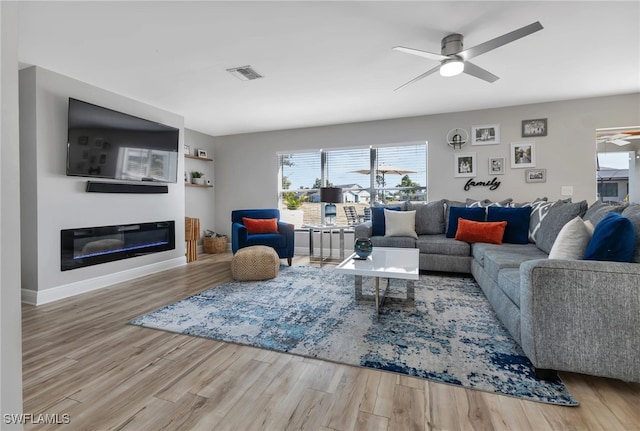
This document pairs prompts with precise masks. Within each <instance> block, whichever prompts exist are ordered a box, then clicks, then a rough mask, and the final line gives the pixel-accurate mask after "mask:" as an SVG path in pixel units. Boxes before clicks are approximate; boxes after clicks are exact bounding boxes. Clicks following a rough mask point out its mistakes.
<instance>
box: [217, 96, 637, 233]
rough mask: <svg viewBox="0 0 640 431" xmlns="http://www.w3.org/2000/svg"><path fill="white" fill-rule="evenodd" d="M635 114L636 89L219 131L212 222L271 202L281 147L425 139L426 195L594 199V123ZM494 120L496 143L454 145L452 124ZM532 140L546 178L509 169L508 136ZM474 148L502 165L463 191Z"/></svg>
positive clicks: (629, 119)
mask: <svg viewBox="0 0 640 431" xmlns="http://www.w3.org/2000/svg"><path fill="white" fill-rule="evenodd" d="M534 118H547V119H548V135H547V136H545V137H536V138H522V137H521V121H522V120H525V119H534ZM639 118H640V94H631V95H621V96H610V97H600V98H590V99H579V100H568V101H561V102H551V103H540V104H532V105H522V106H510V107H505V108H497V109H485V110H479V111H467V112H456V113H447V114H438V115H428V116H422V117H411V118H400V119H391V120H383V121H372V122H364V123H352V124H343V125H335V126H327V127H314V128H306V129H295V130H282V131H274V132H265V133H252V134H244V135H233V136H223V137H218V138H216V146H215V147H216V157H217V159H218V160H220V161H224V163H218V164H216V172H215V182H216V204H215V218H216V221H217V225H216V229H218V230H220V231H222V232H224V233H229V231H230V221H229V220H230V213H231V211H232V210H233V209H236V208H247V207H258V208H260V207H273V206H275V205H276V203H277V181H276V178H277V170H278V166H277V158H276V152H278V151H295V150H302V149H321V148H324V149H326V148H338V147H354V146H369V145H384V144H393V143H407V142H420V141H422V142H424V141H427V142H428V144H429V146H428V157H427V159H428V161H427V165H428V188H429V200H436V199H441V198H449V199H457V200H464V199H466V198H474V199H476V198H477V199H485V198H488V199H492V200H501V199H504V198H507V197H512V198H514V199H516V200H521V201H524V200H529V199H534V198H536V197H538V196H547V197H549V199H559V198H561V197H562V193H561V191H562V186H572V187H573V195H572V196H571V197H572V198H573V199H574V200H582V199H586V200H587V201H589V202H590V203H591V202H593V201H594V200H595V199H596V181H595V171H596V164H595V150H596V148H595V129H596V128H601V127H612V126H623V125H635V124H637V123H638V119H639ZM482 124H499V125H500V128H501V143H500V144H499V145H485V146H472V145H470V144H467V145H466V146H465V147H463V149H462V150H453V149H452V148H450V147H449V146H448V145H447V144H446V135H447V132H448V131H449V130H451V129H453V128H455V127H461V128H465V129H467V131H469V132H470V130H471V127H472V126H474V125H482ZM521 141H534V142H535V144H536V153H537V160H536V168H546V169H547V182H546V183H525V180H524V169H511V168H510V163H509V149H510V143H512V142H521ZM466 152H475V153H476V154H477V160H478V163H479V164H478V176H477V177H476V178H475V181H483V180H490V179H491V178H492V176H489V175H488V158H489V157H505V158H506V161H507V163H506V173H505V175H498V176H497V177H498V180H499V181H500V182H501V185H500V187H499V188H498V189H497V190H494V191H490V190H488V188H487V187H475V188H472V189H471V190H469V191H468V192H467V191H464V190H463V187H464V185H465V183H466V182H467V180H468V179H467V178H454V176H453V165H454V154H455V153H466Z"/></svg>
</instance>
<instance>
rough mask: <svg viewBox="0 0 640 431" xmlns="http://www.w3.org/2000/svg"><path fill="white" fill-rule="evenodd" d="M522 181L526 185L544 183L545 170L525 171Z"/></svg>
mask: <svg viewBox="0 0 640 431" xmlns="http://www.w3.org/2000/svg"><path fill="white" fill-rule="evenodd" d="M524 181H525V182H526V183H546V182H547V170H546V169H527V170H526V171H524Z"/></svg>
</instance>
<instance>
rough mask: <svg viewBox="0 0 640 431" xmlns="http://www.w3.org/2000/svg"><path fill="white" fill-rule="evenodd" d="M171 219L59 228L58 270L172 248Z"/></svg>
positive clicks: (174, 244) (172, 224)
mask: <svg viewBox="0 0 640 431" xmlns="http://www.w3.org/2000/svg"><path fill="white" fill-rule="evenodd" d="M175 237H176V236H175V222H174V221H159V222H151V223H134V224H126V225H114V226H97V227H86V228H76V229H63V230H61V231H60V248H61V253H60V269H61V270H62V271H67V270H70V269H76V268H82V267H85V266H90V265H97V264H100V263H105V262H112V261H115V260H121V259H128V258H131V257H136V256H141V255H145V254H149V253H157V252H161V251H166V250H173V249H175V248H176V239H175Z"/></svg>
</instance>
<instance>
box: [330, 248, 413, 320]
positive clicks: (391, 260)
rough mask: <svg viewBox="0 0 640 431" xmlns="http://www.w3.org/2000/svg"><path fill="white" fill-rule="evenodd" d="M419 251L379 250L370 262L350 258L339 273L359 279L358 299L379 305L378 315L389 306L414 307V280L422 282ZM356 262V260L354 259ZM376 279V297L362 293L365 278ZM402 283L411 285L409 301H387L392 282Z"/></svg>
mask: <svg viewBox="0 0 640 431" xmlns="http://www.w3.org/2000/svg"><path fill="white" fill-rule="evenodd" d="M418 256H419V251H418V249H414V248H395V247H375V248H374V249H373V252H372V253H371V255H370V256H369V257H368V258H367V259H366V260H360V259H357V258H355V257H356V254H355V253H353V254H352V255H351V256H349V257H348V258H346V259H345V260H344V261H343V262H342V263H340V265H338V266H337V267H336V269H335V271H337V272H339V273H342V274H348V275H353V276H354V278H355V299H356V301H358V300H366V301H375V305H376V314H379V313H380V308H381V307H382V305H383V304H384V303H385V302H394V303H398V302H400V303H403V304H407V305H413V303H414V297H415V287H414V284H413V282H414V280H418V278H419V257H418ZM354 258H355V259H354ZM367 276H368V277H374V278H375V293H374V294H373V295H365V294H363V293H362V278H363V277H367ZM381 278H386V279H387V283H386V286H385V288H384V290H383V291H382V292H381V291H380V279H381ZM391 278H396V279H402V280H406V281H407V296H406V298H387V291H388V289H389V284H390V279H391Z"/></svg>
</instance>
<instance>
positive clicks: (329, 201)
mask: <svg viewBox="0 0 640 431" xmlns="http://www.w3.org/2000/svg"><path fill="white" fill-rule="evenodd" d="M320 202H324V203H326V205H325V206H324V222H325V224H327V225H334V224H336V213H337V210H336V206H335V204H337V203H338V202H342V189H341V188H339V187H320Z"/></svg>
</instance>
